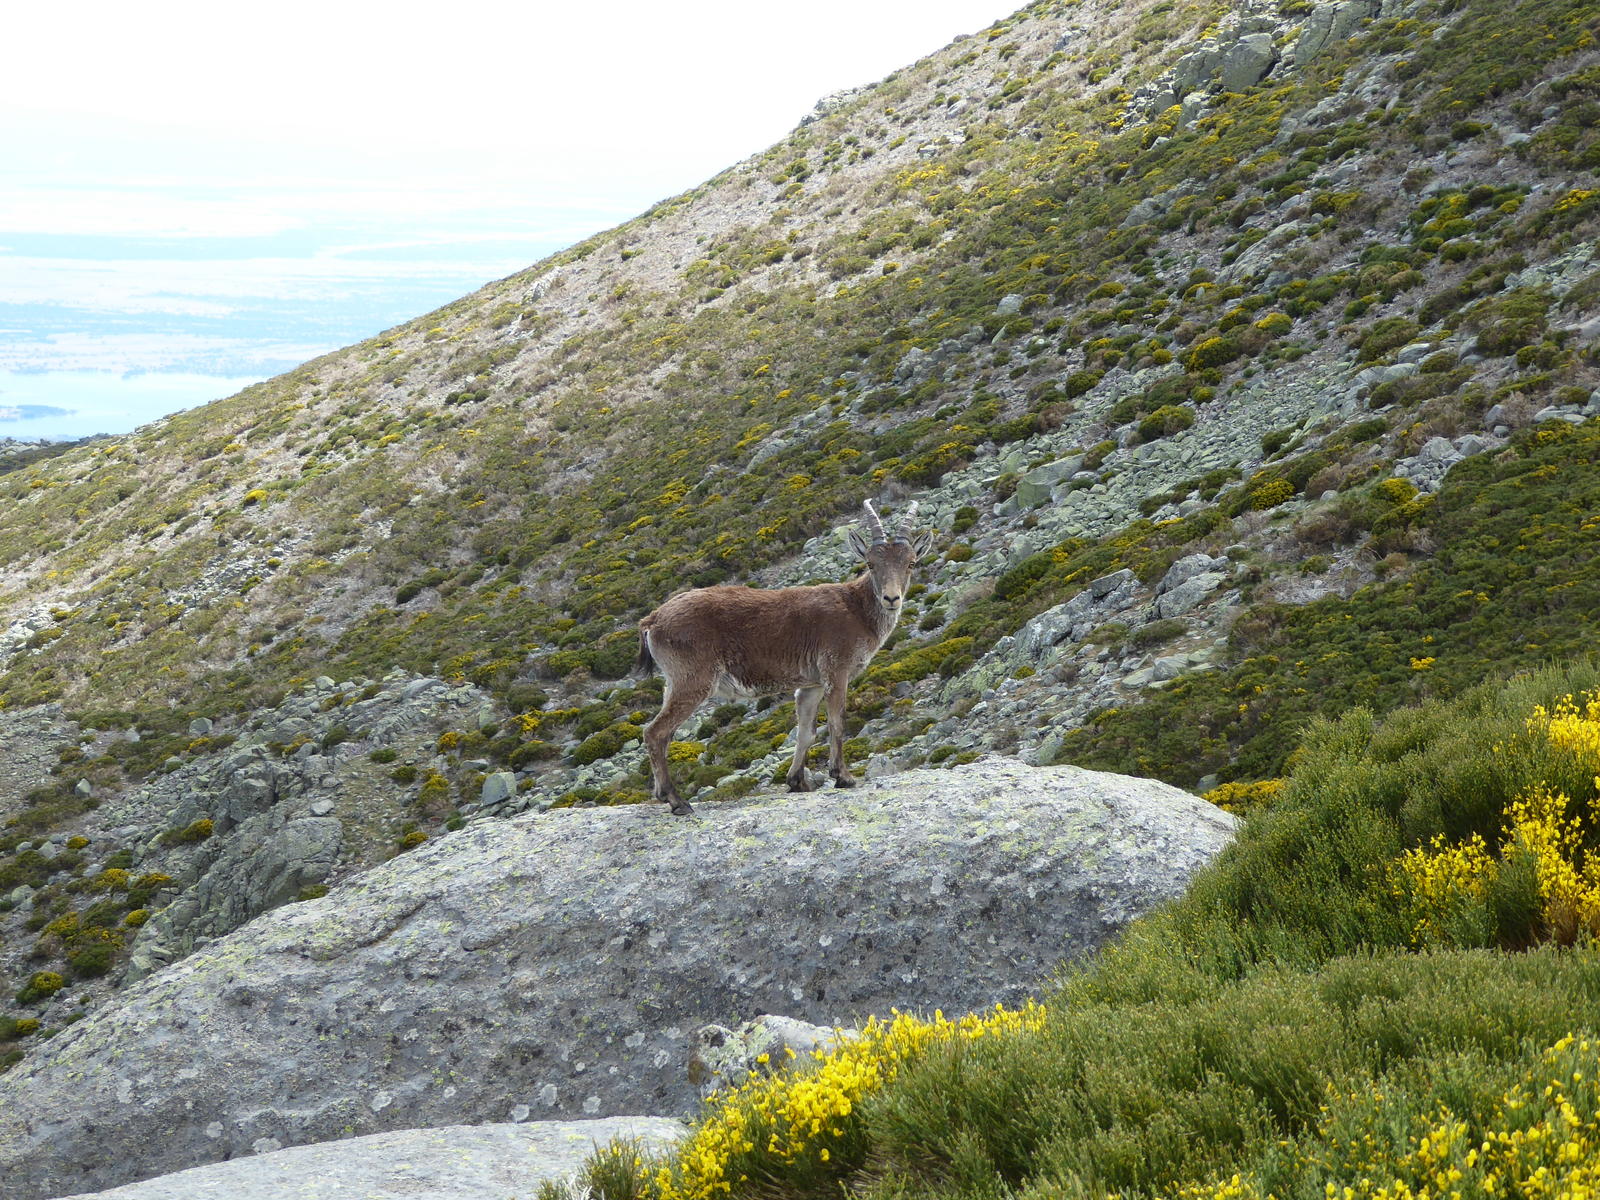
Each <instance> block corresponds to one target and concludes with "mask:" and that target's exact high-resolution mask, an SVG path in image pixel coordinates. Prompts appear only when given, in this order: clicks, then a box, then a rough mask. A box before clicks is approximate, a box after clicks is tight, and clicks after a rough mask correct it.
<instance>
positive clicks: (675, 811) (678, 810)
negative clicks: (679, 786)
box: [667, 796, 694, 817]
mask: <svg viewBox="0 0 1600 1200" xmlns="http://www.w3.org/2000/svg"><path fill="white" fill-rule="evenodd" d="M667 803H668V804H670V805H671V806H672V815H673V816H675V817H692V816H694V808H693V807H691V805H690V804H689V802H688V801H687V800H684V799H683V798H681V797H679V796H674V797H673V798H672V799H671V800H669V801H667Z"/></svg>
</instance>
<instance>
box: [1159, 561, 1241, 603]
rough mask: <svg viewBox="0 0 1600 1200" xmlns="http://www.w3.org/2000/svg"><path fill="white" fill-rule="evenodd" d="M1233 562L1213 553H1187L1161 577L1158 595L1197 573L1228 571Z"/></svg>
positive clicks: (1162, 594) (1185, 581) (1186, 580)
mask: <svg viewBox="0 0 1600 1200" xmlns="http://www.w3.org/2000/svg"><path fill="white" fill-rule="evenodd" d="M1232 565H1233V564H1232V563H1231V562H1229V560H1228V559H1227V558H1226V557H1224V556H1221V555H1211V554H1186V555H1184V556H1183V557H1182V558H1180V559H1178V561H1177V562H1175V563H1173V564H1172V565H1171V566H1170V567H1168V568H1167V573H1166V574H1165V575H1163V576H1162V577H1161V582H1160V583H1158V584H1156V595H1158V596H1164V595H1166V593H1168V592H1170V591H1172V590H1173V589H1174V588H1176V587H1180V586H1182V585H1183V584H1185V583H1188V582H1189V580H1191V579H1193V578H1195V577H1196V576H1197V575H1204V574H1206V573H1207V572H1213V571H1227V570H1228V569H1229V568H1230V567H1231V566H1232Z"/></svg>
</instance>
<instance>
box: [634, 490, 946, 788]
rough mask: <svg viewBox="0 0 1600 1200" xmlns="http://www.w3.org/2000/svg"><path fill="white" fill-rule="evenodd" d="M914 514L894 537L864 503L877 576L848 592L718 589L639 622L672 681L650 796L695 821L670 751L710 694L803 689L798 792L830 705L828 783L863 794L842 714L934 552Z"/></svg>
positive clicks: (659, 719)
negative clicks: (822, 711)
mask: <svg viewBox="0 0 1600 1200" xmlns="http://www.w3.org/2000/svg"><path fill="white" fill-rule="evenodd" d="M916 511H917V506H916V504H915V503H913V504H911V505H910V506H909V507H908V508H907V510H906V513H905V515H904V516H903V517H902V518H901V520H900V522H899V524H898V525H897V526H896V529H895V533H894V536H893V537H889V536H888V535H886V534H885V533H884V529H883V523H882V522H881V521H880V520H879V519H878V514H877V512H876V511H875V510H874V509H873V507H872V501H870V500H869V501H867V503H866V515H865V517H864V522H865V524H866V526H867V529H868V531H869V532H870V533H871V534H872V540H871V541H870V542H869V541H868V540H867V539H866V538H865V537H863V536H862V535H861V533H860V531H859V530H851V531H850V544H851V545H852V546H853V547H854V548H855V551H856V553H857V554H859V555H860V556H861V558H862V559H863V560H864V561H865V562H866V567H867V569H866V570H865V571H864V572H862V574H861V575H860V576H859V577H858V578H856V579H854V580H852V581H851V582H849V583H824V584H818V585H816V586H814V587H790V588H748V587H709V588H696V589H695V590H694V591H692V592H681V593H679V594H678V595H676V596H674V597H672V599H670V600H668V601H667V602H666V603H665V604H663V605H662V606H661V607H660V608H658V609H656V610H655V611H654V612H653V613H651V614H650V615H649V616H647V617H646V618H645V619H644V620H642V621H640V622H639V665H640V666H641V667H643V668H644V669H645V670H650V669H651V668H653V667H654V668H659V669H660V671H661V674H662V676H663V677H664V678H665V680H666V685H667V686H666V694H665V695H664V696H663V697H662V701H661V711H660V712H659V713H657V714H656V717H655V719H654V720H652V721H651V722H650V723H649V724H648V725H646V726H645V727H644V743H645V746H646V748H647V749H648V750H649V753H650V783H651V794H652V795H654V796H655V798H656V799H657V800H663V801H665V802H666V803H667V804H668V805H670V806H671V808H672V811H673V812H675V813H678V814H687V813H690V812H693V811H694V810H693V809H691V808H690V807H689V805H688V803H687V802H686V801H685V800H684V799H683V797H682V796H680V795H679V794H678V791H677V789H676V788H675V787H673V786H672V777H671V776H670V775H669V774H668V772H667V745H668V744H669V743H670V742H671V741H672V735H673V734H674V733H675V732H677V729H678V726H680V725H682V724H683V723H684V721H686V720H687V719H688V718H689V715H690V714H691V713H693V712H694V710H695V709H696V708H698V707H699V706H700V704H701V702H702V701H704V700H705V699H706V698H707V697H709V696H714V695H722V696H740V695H749V694H752V693H759V692H784V691H789V690H791V689H792V690H793V691H794V700H795V705H794V706H795V747H794V761H793V763H792V764H791V765H790V767H789V775H788V783H789V790H790V791H792V792H807V791H810V790H811V781H810V778H809V777H808V776H807V774H806V766H805V763H806V754H807V752H808V751H809V750H810V749H811V742H812V739H813V737H814V736H815V728H816V720H817V708H818V706H819V705H820V704H821V703H822V699H823V697H824V695H826V697H827V701H828V751H829V753H828V773H829V774H831V775H832V776H833V781H834V783H835V784H836V785H837V786H839V787H854V786H855V783H856V781H855V777H854V776H852V775H851V774H850V770H849V768H848V767H847V766H846V765H845V761H844V705H845V696H846V693H847V691H848V689H849V687H850V681H851V680H852V679H854V678H855V677H856V676H857V675H859V674H861V672H862V670H864V669H865V668H866V665H867V663H869V662H870V661H872V656H873V655H874V654H876V653H877V652H878V648H879V647H880V646H882V645H883V643H884V642H885V641H887V640H888V637H889V634H890V633H892V632H893V631H894V627H895V623H896V622H898V621H899V620H900V610H901V608H902V606H903V605H904V603H905V597H906V588H907V587H909V586H910V583H911V565H912V564H913V563H914V562H916V560H917V559H918V558H919V557H920V556H921V555H922V554H924V553H926V551H927V545H928V542H929V541H930V540H931V535H929V534H927V533H922V534H915V535H913V534H911V533H909V532H908V528H909V526H910V523H911V520H912V518H913V517H914V516H915V515H916Z"/></svg>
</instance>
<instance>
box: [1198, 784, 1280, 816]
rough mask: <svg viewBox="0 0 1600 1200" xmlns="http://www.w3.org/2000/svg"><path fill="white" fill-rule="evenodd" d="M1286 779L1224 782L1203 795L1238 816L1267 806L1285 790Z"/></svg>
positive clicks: (1205, 798)
mask: <svg viewBox="0 0 1600 1200" xmlns="http://www.w3.org/2000/svg"><path fill="white" fill-rule="evenodd" d="M1287 782H1288V780H1285V779H1257V780H1254V781H1252V782H1250V783H1224V784H1219V785H1218V786H1217V787H1214V788H1212V789H1211V790H1210V791H1209V792H1207V793H1205V795H1203V796H1202V797H1201V799H1202V800H1205V801H1206V802H1207V803H1210V804H1215V805H1216V806H1217V807H1218V808H1220V809H1223V810H1225V811H1227V812H1231V813H1233V814H1235V815H1236V816H1244V815H1245V814H1246V813H1252V812H1256V811H1257V810H1259V809H1263V808H1265V807H1267V805H1269V804H1271V803H1272V802H1273V801H1274V800H1276V799H1277V798H1278V796H1279V795H1280V794H1282V792H1283V785H1284V784H1285V783H1287Z"/></svg>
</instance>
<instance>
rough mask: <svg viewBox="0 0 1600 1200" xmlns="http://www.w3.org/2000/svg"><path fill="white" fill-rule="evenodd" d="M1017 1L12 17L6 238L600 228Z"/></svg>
mask: <svg viewBox="0 0 1600 1200" xmlns="http://www.w3.org/2000/svg"><path fill="white" fill-rule="evenodd" d="M1015 3H1017V0H805V2H804V3H799V4H792V5H791V4H784V5H776V4H772V5H769V4H761V3H752V2H750V0H737V2H734V0H689V2H687V3H679V4H663V3H659V2H657V3H650V4H641V3H627V2H623V3H618V2H615V0H613V2H612V3H609V4H604V5H600V4H552V3H548V2H541V0H524V2H522V3H515V4H505V3H485V2H483V0H456V2H454V3H451V2H448V0H447V2H445V3H437V2H435V3H430V4H426V5H420V4H412V3H406V2H404V0H402V2H399V3H384V4H375V3H368V2H365V0H363V2H356V3H351V2H348V0H319V2H317V3H307V2H306V0H274V2H273V3H271V4H255V5H229V4H219V3H216V0H205V2H204V3H196V2H192V0H153V2H150V3H143V4H132V3H127V2H126V0H116V2H111V3H108V2H106V0H84V2H80V3H78V4H70V5H68V4H21V5H15V6H13V11H12V12H10V13H9V14H8V16H7V20H6V26H7V29H6V41H7V43H8V45H9V48H10V50H11V53H10V54H8V55H7V59H8V61H7V64H6V70H5V71H4V72H0V139H3V142H4V145H5V146H6V153H5V156H4V157H5V159H6V160H7V161H6V163H5V166H4V167H3V168H0V169H3V170H4V171H5V173H6V174H7V175H8V176H9V177H10V182H9V183H8V184H7V185H6V186H5V187H4V188H3V193H4V194H3V195H0V231H27V232H47V233H69V234H70V233H143V234H156V235H167V236H172V235H183V234H215V235H251V234H255V235H261V234H270V233H274V232H281V231H282V230H284V229H289V228H294V227H296V226H297V225H299V224H302V223H304V222H306V221H308V220H320V219H324V218H326V217H327V216H329V215H337V216H340V217H346V216H348V217H353V218H356V219H359V218H360V216H361V215H362V214H363V213H367V212H374V211H376V212H379V213H381V214H383V215H384V216H385V217H387V216H391V215H392V216H395V217H399V218H402V219H404V220H407V221H415V222H417V223H418V224H419V226H425V225H426V224H427V223H428V221H429V220H430V218H431V217H433V216H434V215H436V214H439V213H447V212H454V211H459V210H460V208H461V207H462V206H463V205H466V206H472V205H474V204H475V203H476V204H477V205H479V206H480V207H484V208H495V207H499V206H500V204H503V203H507V202H517V201H520V202H521V203H522V204H525V205H526V206H528V207H529V208H532V209H537V210H539V211H541V212H546V213H549V214H552V221H551V224H552V226H557V225H563V223H565V225H564V227H572V228H576V227H577V226H579V225H582V224H585V217H586V216H588V215H589V214H595V213H601V214H604V215H605V217H606V218H608V220H607V221H606V222H605V223H609V220H614V219H617V218H620V217H623V216H627V215H630V214H631V213H632V212H635V211H637V210H638V209H639V208H641V207H643V206H645V205H648V204H649V203H651V202H653V201H654V200H657V199H660V198H661V197H663V196H665V195H668V194H670V193H672V192H675V191H678V190H681V189H683V188H685V187H688V186H692V185H693V184H694V183H697V182H698V181H700V180H701V179H703V178H705V177H707V176H709V175H711V174H713V173H714V172H716V171H718V170H720V169H721V168H723V167H725V166H728V165H730V164H731V163H732V162H735V161H737V160H738V159H739V158H741V157H743V156H745V155H746V154H749V153H752V152H754V151H755V150H758V149H760V148H762V147H764V146H766V145H767V144H769V143H771V142H773V141H775V140H776V139H777V138H778V137H780V136H782V135H783V134H784V133H785V132H786V131H787V130H788V129H790V128H791V127H792V126H793V125H794V124H795V123H796V122H797V121H798V120H799V118H800V117H801V116H803V115H804V114H805V112H806V111H807V110H808V109H809V108H810V106H811V104H812V103H813V102H814V101H816V100H817V99H818V98H819V97H821V96H822V95H823V94H825V93H827V92H831V91H835V90H837V89H839V88H843V87H848V86H853V85H856V84H860V83H866V82H869V81H872V80H875V79H878V78H881V77H882V76H883V75H885V74H887V73H888V72H890V71H892V70H894V69H896V68H897V67H900V66H904V65H906V64H908V63H910V62H912V61H914V60H915V59H917V58H918V57H920V56H922V55H924V54H926V53H928V52H930V51H932V50H935V49H937V48H939V47H940V46H943V45H944V44H946V43H947V42H949V41H950V40H951V39H952V38H953V37H955V36H957V35H959V34H962V33H972V32H976V31H977V30H978V29H980V28H982V27H983V26H986V25H988V24H989V23H990V22H992V21H993V20H995V19H996V18H998V17H1001V16H1004V15H1007V14H1008V13H1009V12H1010V11H1011V10H1012V8H1013V5H1014V4H1015ZM219 184H220V185H224V186H227V187H228V189H229V191H230V193H234V189H236V188H238V187H239V186H241V185H242V186H245V187H251V186H255V187H259V188H260V194H258V195H254V196H244V197H240V196H238V195H237V194H230V195H228V196H225V197H217V196H213V195H210V194H208V192H209V189H213V188H215V187H216V186H217V185H219ZM86 189H87V190H86ZM185 189H192V193H191V194H185ZM383 224H385V225H388V224H389V222H388V221H384V222H383Z"/></svg>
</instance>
